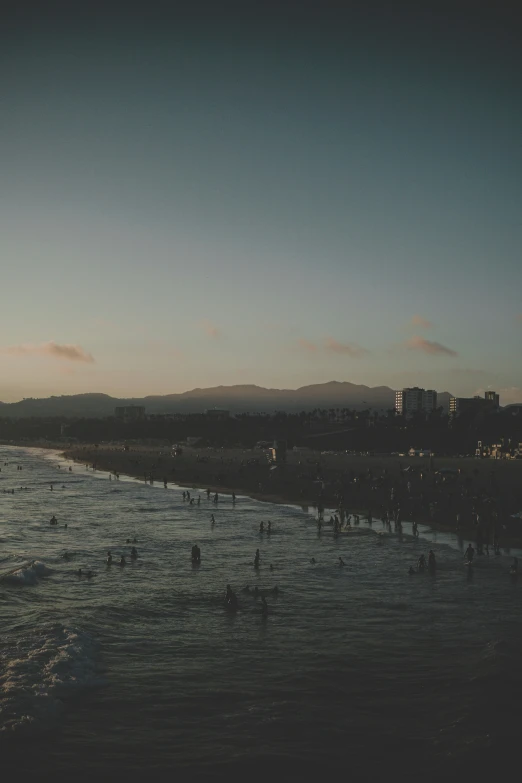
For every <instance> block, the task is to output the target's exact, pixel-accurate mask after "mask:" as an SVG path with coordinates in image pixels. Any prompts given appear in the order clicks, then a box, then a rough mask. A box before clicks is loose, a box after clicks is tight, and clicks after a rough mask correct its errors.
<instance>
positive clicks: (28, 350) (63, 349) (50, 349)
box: [1, 340, 94, 364]
mask: <svg viewBox="0 0 522 783" xmlns="http://www.w3.org/2000/svg"><path fill="white" fill-rule="evenodd" d="M1 352H2V353H4V354H6V355H7V356H44V357H48V358H51V359H61V360H63V361H67V362H86V363H88V364H92V363H93V362H94V357H93V356H92V355H91V354H90V353H87V351H85V350H84V349H83V348H82V347H81V345H70V344H68V343H63V344H61V345H60V343H55V342H54V340H51V341H50V342H48V343H40V344H39V345H36V344H33V343H22V344H21V345H9V346H7V347H6V348H3V349H1Z"/></svg>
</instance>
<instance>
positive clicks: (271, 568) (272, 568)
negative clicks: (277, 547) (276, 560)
mask: <svg viewBox="0 0 522 783" xmlns="http://www.w3.org/2000/svg"><path fill="white" fill-rule="evenodd" d="M270 570H271V571H273V570H274V566H273V565H272V563H270Z"/></svg>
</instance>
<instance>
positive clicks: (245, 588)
mask: <svg viewBox="0 0 522 783" xmlns="http://www.w3.org/2000/svg"><path fill="white" fill-rule="evenodd" d="M241 592H242V593H249V592H250V585H247V586H246V587H243V589H242V590H241Z"/></svg>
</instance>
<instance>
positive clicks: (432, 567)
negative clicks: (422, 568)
mask: <svg viewBox="0 0 522 783" xmlns="http://www.w3.org/2000/svg"><path fill="white" fill-rule="evenodd" d="M428 568H429V569H430V571H434V570H435V569H436V568H437V563H436V561H435V554H434V552H433V549H430V551H429V554H428Z"/></svg>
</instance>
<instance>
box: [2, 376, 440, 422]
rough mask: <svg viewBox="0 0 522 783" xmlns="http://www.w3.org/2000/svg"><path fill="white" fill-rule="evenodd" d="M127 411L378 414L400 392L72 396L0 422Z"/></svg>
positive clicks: (21, 408)
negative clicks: (139, 408)
mask: <svg viewBox="0 0 522 783" xmlns="http://www.w3.org/2000/svg"><path fill="white" fill-rule="evenodd" d="M450 396H451V395H450V394H449V393H448V392H441V393H439V395H438V403H439V405H442V407H443V408H445V409H448V407H449V398H450ZM123 405H144V406H145V409H146V413H147V414H159V413H202V412H203V411H205V410H206V409H207V408H225V409H227V410H229V411H230V412H231V413H245V412H247V411H248V412H251V413H254V412H260V413H272V412H274V411H276V410H278V411H287V412H288V413H291V412H292V413H295V412H297V411H301V410H313V409H314V408H352V409H357V410H363V409H365V408H373V409H374V410H378V411H386V410H389V409H390V408H393V407H394V405H395V391H394V390H393V389H390V388H389V387H388V386H374V387H371V386H364V385H358V384H354V383H348V382H346V381H345V382H340V381H329V382H328V383H319V384H313V385H311V386H301V388H299V389H265V388H264V387H263V386H254V385H239V386H215V387H214V388H210V389H192V390H191V391H186V392H182V393H181V394H165V395H151V396H147V397H140V398H128V399H121V398H116V397H110V396H109V395H108V394H97V393H89V394H71V395H64V396H60V397H46V398H42V399H36V398H32V397H29V398H25V399H23V400H20V402H11V403H5V402H2V403H0V418H1V417H4V418H5V417H9V418H26V417H33V416H36V417H47V416H67V417H105V416H111V415H113V414H114V408H115V407H117V406H123Z"/></svg>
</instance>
